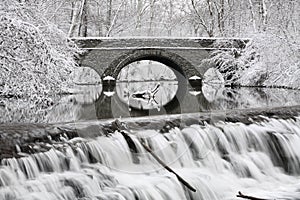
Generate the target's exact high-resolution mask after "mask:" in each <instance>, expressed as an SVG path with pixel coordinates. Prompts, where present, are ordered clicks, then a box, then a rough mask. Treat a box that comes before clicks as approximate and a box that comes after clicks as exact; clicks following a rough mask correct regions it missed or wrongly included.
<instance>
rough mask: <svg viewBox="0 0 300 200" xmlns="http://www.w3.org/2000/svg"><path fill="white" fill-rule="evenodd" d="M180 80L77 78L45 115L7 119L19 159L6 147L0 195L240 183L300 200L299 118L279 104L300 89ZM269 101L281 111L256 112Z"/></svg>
mask: <svg viewBox="0 0 300 200" xmlns="http://www.w3.org/2000/svg"><path fill="white" fill-rule="evenodd" d="M177 88H178V83H177V82H176V81H172V80H162V81H144V82H140V81H132V82H126V81H119V82H118V83H117V85H116V87H103V86H102V85H92V86H91V85H90V86H86V85H84V86H83V85H80V86H78V87H77V89H76V91H78V93H76V94H73V95H66V96H63V97H61V98H60V99H59V100H58V101H57V103H55V104H54V105H53V107H52V108H51V109H50V110H49V111H48V112H47V113H46V114H45V116H44V118H43V123H39V124H34V123H32V122H34V121H35V120H34V119H32V122H28V123H26V124H19V123H17V124H13V125H12V124H6V123H4V124H2V125H1V129H0V130H1V131H0V133H1V134H0V136H1V140H2V144H3V141H5V140H6V141H7V143H6V145H7V146H9V145H10V148H11V149H12V151H14V154H13V155H15V158H12V157H11V156H9V154H7V155H8V156H5V155H4V154H3V152H2V154H3V155H2V160H1V166H0V199H1V200H14V199H17V200H21V199H22V200H38V199H41V200H73V199H78V200H94V199H95V200H96V199H98V200H100V199H101V200H106V199H107V200H111V199H116V200H117V199H119V200H125V199H126V200H137V199H139V200H177V199H178V200H179V199H180V200H181V199H182V200H184V199H187V200H188V199H191V200H202V199H203V200H221V199H228V200H233V199H241V198H238V197H236V195H237V194H238V192H239V191H241V192H242V193H243V194H245V195H249V196H252V197H257V198H262V199H290V200H296V199H299V196H300V183H299V173H300V150H299V146H300V117H299V116H298V111H297V110H295V112H293V113H292V114H287V115H285V114H284V116H283V115H281V114H280V112H277V111H276V109H277V108H279V109H280V108H284V109H283V110H288V109H290V110H292V111H293V107H292V106H296V107H297V106H298V105H299V99H300V98H299V97H300V92H299V91H296V90H283V89H274V88H273V89H271V88H269V89H266V88H228V87H224V86H222V85H215V84H212V85H209V84H205V85H203V86H202V87H198V88H197V87H187V88H186V91H185V93H184V95H181V94H179V93H178V91H177ZM147 91H148V92H149V91H150V92H152V93H153V94H154V95H152V96H151V95H149V94H150V93H149V94H148V93H147ZM285 107H286V109H285ZM267 109H275V111H272V112H269V113H268V114H266V115H265V114H264V113H263V112H260V111H259V112H257V113H258V114H253V113H251V112H252V111H253V110H267ZM298 110H299V108H298ZM115 119H118V120H119V121H121V122H122V123H123V124H122V126H121V128H120V127H115V126H114V123H115V122H116V121H114V120H115ZM122 127H123V128H122ZM25 133H26V134H25ZM70 133H72V134H70ZM7 138H9V139H7ZM16 138H17V139H16ZM37 138H38V139H37ZM26 142H27V143H26ZM142 143H143V144H145V145H147V146H148V147H149V148H150V149H152V151H153V153H154V154H155V155H156V156H158V157H159V158H160V159H161V160H162V161H163V162H164V163H165V164H166V165H167V166H169V167H170V168H171V169H173V170H174V171H175V172H176V173H177V174H179V175H180V177H182V178H183V179H184V180H185V181H186V182H188V183H189V184H190V185H191V186H192V187H194V188H195V189H196V192H193V191H191V190H189V189H188V188H187V187H186V186H185V185H184V184H182V182H180V181H179V180H178V178H177V177H176V176H175V175H174V174H173V173H170V172H169V171H167V170H166V169H165V168H164V167H162V165H161V164H159V162H157V160H155V158H154V157H153V156H152V155H151V154H150V153H149V152H147V151H146V149H145V148H144V147H143V144H142ZM3 148H4V147H3Z"/></svg>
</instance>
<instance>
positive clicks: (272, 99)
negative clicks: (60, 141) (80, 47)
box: [46, 81, 300, 122]
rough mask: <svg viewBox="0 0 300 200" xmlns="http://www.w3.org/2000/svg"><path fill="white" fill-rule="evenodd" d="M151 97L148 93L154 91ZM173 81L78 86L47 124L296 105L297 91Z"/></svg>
mask: <svg viewBox="0 0 300 200" xmlns="http://www.w3.org/2000/svg"><path fill="white" fill-rule="evenodd" d="M157 87H158V89H157V91H156V93H155V95H154V96H153V98H152V97H151V98H149V95H148V94H147V92H149V91H150V92H151V90H153V89H155V88H157ZM177 89H178V83H177V82H176V81H145V82H119V83H117V85H116V86H115V87H111V88H103V87H102V85H97V86H80V87H78V93H77V94H74V95H69V96H64V97H63V98H61V99H60V100H59V102H58V103H57V104H56V105H55V106H54V107H53V108H52V109H51V110H50V111H49V112H48V114H47V117H46V121H49V122H59V121H77V120H94V119H106V118H120V117H137V116H153V115H167V114H181V113H195V112H210V111H225V110H235V109H244V108H271V107H282V106H293V105H298V104H299V102H300V91H297V90H285V89H274V88H227V87H224V86H222V85H214V84H212V85H208V84H204V85H203V86H202V87H198V88H193V87H191V86H188V87H187V88H186V90H185V91H183V92H181V93H179V92H178V91H177Z"/></svg>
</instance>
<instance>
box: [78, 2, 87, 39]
mask: <svg viewBox="0 0 300 200" xmlns="http://www.w3.org/2000/svg"><path fill="white" fill-rule="evenodd" d="M78 36H81V37H86V36H87V0H82V3H81V11H80V23H79V30H78Z"/></svg>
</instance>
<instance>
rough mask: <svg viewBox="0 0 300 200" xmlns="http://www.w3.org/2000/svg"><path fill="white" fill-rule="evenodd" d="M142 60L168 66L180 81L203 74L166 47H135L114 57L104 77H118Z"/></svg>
mask: <svg viewBox="0 0 300 200" xmlns="http://www.w3.org/2000/svg"><path fill="white" fill-rule="evenodd" d="M140 60H153V61H157V62H160V63H163V64H165V65H166V66H168V67H169V68H170V69H171V70H172V71H173V72H174V74H175V75H176V77H177V80H178V82H183V81H186V80H187V79H188V78H189V77H191V76H194V75H197V76H199V77H201V74H200V73H199V72H198V71H197V70H196V69H195V67H194V66H193V65H192V64H191V63H190V62H189V61H187V60H186V59H184V58H183V57H181V56H180V55H178V54H176V53H173V52H170V51H167V50H165V49H152V48H151V49H147V48H143V49H135V50H132V51H130V52H128V53H125V54H123V55H121V56H120V57H118V58H117V59H114V60H113V61H112V62H111V63H110V65H109V66H108V67H107V68H106V70H105V71H104V73H103V74H102V78H104V77H106V76H112V77H114V78H115V79H117V77H118V74H119V73H120V72H121V70H122V68H124V67H125V66H127V65H128V64H130V63H133V62H135V61H140Z"/></svg>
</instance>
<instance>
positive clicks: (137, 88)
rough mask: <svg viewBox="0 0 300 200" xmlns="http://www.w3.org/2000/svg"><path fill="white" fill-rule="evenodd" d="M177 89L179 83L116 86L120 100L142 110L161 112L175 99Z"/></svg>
mask: <svg viewBox="0 0 300 200" xmlns="http://www.w3.org/2000/svg"><path fill="white" fill-rule="evenodd" d="M177 89H178V83H177V81H160V82H158V81H148V82H119V83H117V85H116V93H117V95H118V97H119V98H120V100H121V101H122V102H124V103H125V104H128V105H129V107H132V108H136V109H141V110H149V109H158V110H159V109H160V108H161V107H163V106H164V105H166V104H167V103H168V102H170V101H171V100H172V99H173V98H174V97H175V95H176V92H177Z"/></svg>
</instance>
